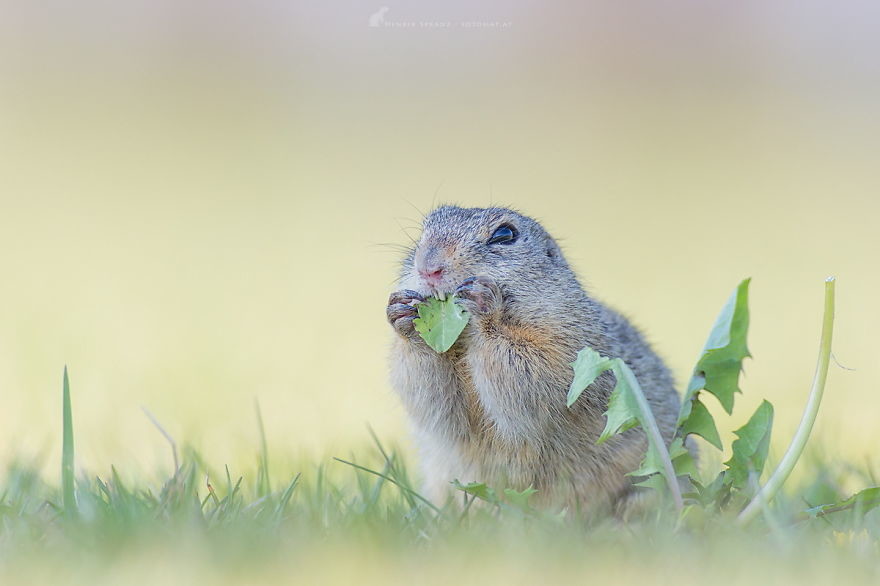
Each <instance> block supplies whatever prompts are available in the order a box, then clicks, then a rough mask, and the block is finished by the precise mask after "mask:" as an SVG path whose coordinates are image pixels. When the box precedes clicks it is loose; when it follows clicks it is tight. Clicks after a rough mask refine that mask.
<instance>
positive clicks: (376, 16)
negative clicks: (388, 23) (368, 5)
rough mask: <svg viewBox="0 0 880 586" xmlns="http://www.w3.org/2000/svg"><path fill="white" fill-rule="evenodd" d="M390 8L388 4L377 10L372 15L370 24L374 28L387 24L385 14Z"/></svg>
mask: <svg viewBox="0 0 880 586" xmlns="http://www.w3.org/2000/svg"><path fill="white" fill-rule="evenodd" d="M389 10H390V8H388V7H387V6H383V7H382V8H380V9H379V10H377V11H376V12H374V13H373V14H371V15H370V26H371V27H373V28H378V27H380V26H382V25H384V24H385V15H386V14H388V11H389Z"/></svg>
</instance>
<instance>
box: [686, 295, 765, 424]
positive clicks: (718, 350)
mask: <svg viewBox="0 0 880 586" xmlns="http://www.w3.org/2000/svg"><path fill="white" fill-rule="evenodd" d="M750 282H751V279H745V280H744V281H743V282H742V283H740V284H739V286H738V287H737V288H736V291H734V292H733V294H732V295H731V296H730V298H729V299H728V300H727V303H726V304H725V305H724V308H723V309H722V310H721V314H720V315H719V316H718V318H717V319H716V320H715V325H714V326H713V327H712V331H711V332H710V333H709V339H708V340H707V341H706V346H705V347H704V348H703V353H702V355H701V356H700V360H699V361H698V362H697V366H696V367H695V368H694V374H693V377H692V378H691V381H690V383H689V384H688V389H687V392H686V393H685V397H684V401H683V402H682V411H681V414H680V415H679V424H681V423H683V422H684V421H685V420H686V419H687V418H688V416H689V415H690V413H691V409H692V405H691V402H692V399H693V398H694V396H695V395H696V393H697V392H698V391H700V390H706V391H708V392H710V393H712V394H713V395H715V396H716V397H717V398H718V401H719V402H720V403H721V406H722V407H724V410H725V411H727V412H728V413H731V412H732V411H733V401H734V397H735V395H736V393H739V392H741V391H740V388H739V375H740V373H741V372H742V361H743V359H744V358H746V357H748V356H751V354H749V349H748V346H747V343H746V337H747V335H748V331H749V283H750Z"/></svg>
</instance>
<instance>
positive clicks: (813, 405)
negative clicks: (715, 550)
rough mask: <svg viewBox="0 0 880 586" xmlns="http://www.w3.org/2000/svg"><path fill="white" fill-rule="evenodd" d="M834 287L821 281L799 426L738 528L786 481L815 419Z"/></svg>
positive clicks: (831, 327) (827, 350) (827, 358)
mask: <svg viewBox="0 0 880 586" xmlns="http://www.w3.org/2000/svg"><path fill="white" fill-rule="evenodd" d="M834 284H835V278H834V277H828V278H827V279H825V315H824V317H823V318H822V338H821V342H820V344H819V360H818V363H817V364H816V373H815V375H814V376H813V384H812V387H811V388H810V397H809V399H808V400H807V406H806V408H805V409H804V414H803V416H802V417H801V423H800V425H799V426H798V428H797V431H796V432H795V434H794V438H792V440H791V444H790V445H789V446H788V450H787V451H786V452H785V455H784V456H783V457H782V460H781V461H780V462H779V465H778V466H777V467H776V470H774V471H773V474H772V475H771V476H770V479H769V480H768V481H767V483H766V484H765V485H764V486H763V487H762V488H761V490H759V491H758V493H757V494H756V495H755V497H754V498H753V499H752V501H751V502H750V503H749V504H748V505H747V506H746V508H744V509H743V510H742V512H741V513H740V514H739V517H737V523H738V524H739V525H745V524H746V523H748V522H749V521H751V520H752V519H753V518H754V517H755V515H757V514H758V513H759V512H761V510H762V507H763V506H764V505H765V504H766V503H769V502H770V501H771V500H773V497H775V496H776V493H777V492H779V489H780V488H782V485H783V484H784V483H785V481H786V480H787V479H788V476H789V474H791V471H792V470H793V469H794V467H795V464H797V461H798V459H799V458H800V457H801V454H802V453H803V451H804V447H805V446H806V445H807V440H808V439H809V438H810V432H811V431H812V430H813V424H814V423H815V422H816V416H817V415H818V413H819V404H820V403H821V402H822V394H823V393H824V392H825V380H826V379H827V378H828V364H829V362H830V361H831V338H832V334H833V332H834Z"/></svg>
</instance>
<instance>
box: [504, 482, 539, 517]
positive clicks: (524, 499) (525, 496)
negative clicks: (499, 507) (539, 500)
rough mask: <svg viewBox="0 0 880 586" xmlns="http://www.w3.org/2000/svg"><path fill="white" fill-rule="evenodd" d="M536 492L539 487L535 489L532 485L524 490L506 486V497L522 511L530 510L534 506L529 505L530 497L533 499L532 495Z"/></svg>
mask: <svg viewBox="0 0 880 586" xmlns="http://www.w3.org/2000/svg"><path fill="white" fill-rule="evenodd" d="M536 492H538V491H537V489H534V488H532V487H531V486H530V487H529V488H527V489H525V490H523V491H516V490H513V489H512V488H505V489H504V498H505V499H506V500H507V502H508V503H510V504H511V505H513V506H514V507H516V508H518V509H520V510H522V511H528V510H530V509H531V508H532V507H531V505H529V499H531V498H532V495H533V494H535V493H536Z"/></svg>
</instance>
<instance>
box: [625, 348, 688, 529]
mask: <svg viewBox="0 0 880 586" xmlns="http://www.w3.org/2000/svg"><path fill="white" fill-rule="evenodd" d="M618 363H619V366H615V367H614V369H613V370H614V374H615V376H618V377H623V378H624V379H625V380H626V383H627V385H628V386H629V388H630V389H631V390H632V393H633V396H634V397H635V399H636V403H637V404H638V406H639V411H641V414H642V417H641V419H640V420H639V422H640V423H641V424H642V428H643V429H644V430H645V435H647V436H648V443H650V444H651V447H653V448H654V449H655V450H656V451H657V453H658V454H659V455H660V461H661V463H662V465H663V477H664V478H666V485H667V486H668V487H669V492H670V493H671V494H672V501H673V502H674V503H675V509H676V510H678V511H681V509H682V508H683V507H684V502H683V501H682V498H681V489H680V488H679V486H678V479H677V478H676V475H675V467H674V466H673V465H672V459H671V458H670V457H669V450H668V449H666V443H665V442H664V441H663V436H662V435H661V434H660V428H659V427H658V426H657V420H656V419H654V414H653V412H651V406H650V405H649V404H648V399H646V398H645V393H643V392H642V387H641V386H640V385H639V381H638V380H637V379H636V376H635V375H634V374H633V372H632V371H631V370H630V369H629V367H627V366H626V364H625V363H624V362H623V361H622V360H619V362H618Z"/></svg>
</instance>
